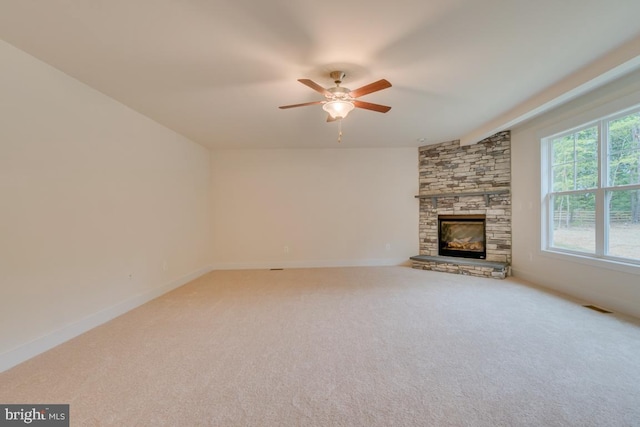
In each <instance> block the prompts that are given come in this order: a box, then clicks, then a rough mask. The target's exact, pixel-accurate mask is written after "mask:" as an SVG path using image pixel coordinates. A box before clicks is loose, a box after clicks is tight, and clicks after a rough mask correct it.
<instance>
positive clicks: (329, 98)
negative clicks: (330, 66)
mask: <svg viewBox="0 0 640 427" xmlns="http://www.w3.org/2000/svg"><path fill="white" fill-rule="evenodd" d="M329 76H330V77H331V78H332V79H333V81H334V83H335V84H336V86H335V87H331V88H328V89H325V88H323V87H322V86H320V85H319V84H317V83H316V82H314V81H312V80H309V79H298V81H299V82H300V83H302V84H303V85H305V86H308V87H310V88H311V89H313V90H315V91H316V92H318V93H320V94H322V95H324V97H325V98H326V99H325V100H324V101H313V102H305V103H303V104H293V105H283V106H281V107H280V108H282V109H287V108H294V107H305V106H307V105H318V104H322V109H323V110H325V111H326V112H327V113H329V116H328V117H327V121H328V122H332V121H334V120H340V119H343V118H345V117H347V114H349V112H351V111H352V110H353V109H354V108H363V109H365V110H371V111H377V112H379V113H386V112H387V111H389V110H391V107H388V106H386V105H380V104H372V103H370V102H364V101H360V100H358V99H356V98H359V97H361V96H364V95H368V94H370V93H373V92H377V91H379V90H382V89H386V88H389V87H391V83H389V82H388V81H387V80H385V79H382V80H378V81H377V82H373V83H370V84H368V85H366V86H362V87H361V88H359V89H356V90H350V89H348V88H346V87H342V86H340V84H341V83H342V80H343V79H344V78H345V73H344V72H343V71H332V72H331V73H329Z"/></svg>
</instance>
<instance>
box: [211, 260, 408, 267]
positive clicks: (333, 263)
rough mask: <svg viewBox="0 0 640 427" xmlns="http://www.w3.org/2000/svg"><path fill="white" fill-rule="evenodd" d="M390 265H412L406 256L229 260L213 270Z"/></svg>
mask: <svg viewBox="0 0 640 427" xmlns="http://www.w3.org/2000/svg"><path fill="white" fill-rule="evenodd" d="M390 265H411V263H410V262H409V257H406V258H380V259H356V260H304V261H271V262H269V261H265V262H238V263H234V262H227V263H224V262H223V263H215V264H213V270H264V269H270V268H326V267H374V266H390Z"/></svg>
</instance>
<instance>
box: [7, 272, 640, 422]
mask: <svg viewBox="0 0 640 427" xmlns="http://www.w3.org/2000/svg"><path fill="white" fill-rule="evenodd" d="M0 402H1V403H69V404H70V405H71V425H75V426H91V425H105V426H106V425H114V426H133V425H140V426H161V425H166V426H608V425H611V426H639V425H640V323H638V322H637V321H634V320H631V319H628V318H627V319H625V318H623V317H620V316H616V315H615V314H614V315H611V314H601V313H597V312H594V311H591V310H588V309H586V308H584V307H582V306H581V305H580V304H579V303H576V302H573V301H570V300H568V299H563V298H561V297H558V296H556V295H553V294H550V293H547V292H544V291H542V290H538V289H535V288H533V287H529V286H526V285H525V284H523V283H521V282H518V281H517V280H514V279H507V280H503V281H501V280H492V279H477V278H471V277H468V276H458V275H452V274H444V273H435V272H428V271H420V270H412V269H410V268H406V267H369V268H336V269H292V270H284V271H266V270H253V271H216V272H212V273H210V274H208V275H206V276H204V277H202V278H200V279H198V280H196V281H194V282H192V283H190V284H188V285H185V286H183V287H181V288H180V289H177V290H176V291H174V292H171V293H169V294H167V295H165V296H163V297H161V298H158V299H157V300H154V301H152V302H151V303H148V304H146V305H144V306H142V307H140V308H138V309H136V310H134V311H132V312H129V313H127V314H126V315H124V316H121V317H120V318H118V319H115V320H113V321H111V322H109V323H107V324H105V325H103V326H101V327H98V328H96V329H94V330H92V331H90V332H88V333H86V334H84V335H82V336H80V337H78V338H76V339H74V340H71V341H69V342H67V343H65V344H63V345H61V346H59V347H57V348H55V349H53V350H51V351H49V352H47V353H45V354H43V355H41V356H38V357H36V358H34V359H32V360H30V361H27V362H25V363H23V364H21V365H19V366H17V367H15V368H13V369H11V370H9V371H6V372H4V373H2V374H0Z"/></svg>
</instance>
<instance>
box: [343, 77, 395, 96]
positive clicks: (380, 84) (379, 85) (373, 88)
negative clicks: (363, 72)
mask: <svg viewBox="0 0 640 427" xmlns="http://www.w3.org/2000/svg"><path fill="white" fill-rule="evenodd" d="M388 87H391V83H389V82H388V81H386V80H385V79H382V80H378V81H377V82H373V83H370V84H368V85H366V86H362V87H361V88H359V89H356V90H352V91H351V92H349V95H350V96H351V97H352V98H357V97H359V96H362V95H366V94H368V93H372V92H377V91H379V90H382V89H386V88H388Z"/></svg>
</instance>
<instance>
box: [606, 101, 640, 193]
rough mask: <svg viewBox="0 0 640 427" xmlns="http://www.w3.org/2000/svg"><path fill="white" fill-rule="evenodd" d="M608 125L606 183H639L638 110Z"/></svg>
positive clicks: (611, 185)
mask: <svg viewBox="0 0 640 427" xmlns="http://www.w3.org/2000/svg"><path fill="white" fill-rule="evenodd" d="M608 125H609V141H608V144H609V145H608V162H607V163H608V167H609V183H608V185H609V186H610V187H613V186H616V185H626V184H640V112H636V113H633V114H629V115H628V116H625V117H621V118H619V119H615V120H611V121H610V122H609V123H608Z"/></svg>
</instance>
